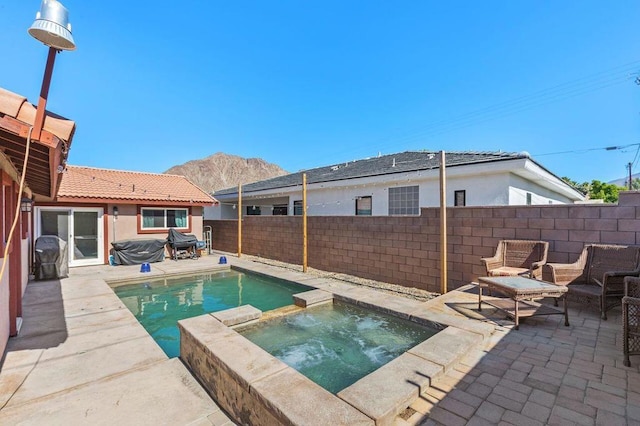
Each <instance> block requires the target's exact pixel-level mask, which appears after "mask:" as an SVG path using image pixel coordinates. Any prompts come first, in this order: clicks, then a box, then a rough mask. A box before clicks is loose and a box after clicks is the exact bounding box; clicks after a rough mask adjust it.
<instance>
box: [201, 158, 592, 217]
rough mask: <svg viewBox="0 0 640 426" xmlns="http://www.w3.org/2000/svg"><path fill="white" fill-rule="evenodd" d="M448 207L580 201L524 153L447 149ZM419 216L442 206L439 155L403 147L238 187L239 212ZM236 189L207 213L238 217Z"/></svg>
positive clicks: (223, 193)
mask: <svg viewBox="0 0 640 426" xmlns="http://www.w3.org/2000/svg"><path fill="white" fill-rule="evenodd" d="M445 166H446V168H445V171H446V197H447V205H448V206H497V205H527V204H564V203H574V202H579V201H584V200H585V196H584V195H583V194H582V193H581V192H579V191H578V190H577V189H576V188H574V187H573V186H571V185H569V184H567V183H566V182H564V181H563V180H562V179H560V178H559V177H558V176H556V175H554V174H553V173H551V172H550V171H548V170H547V169H545V168H544V167H543V166H542V165H540V164H539V163H538V162H536V161H535V160H533V159H532V158H531V157H530V156H529V154H527V153H507V152H448V153H446V155H445ZM303 173H304V174H306V179H307V188H306V192H307V214H308V215H317V216H335V215H337V216H352V215H374V216H387V215H389V216H391V215H418V214H420V208H421V207H437V206H439V205H440V153H439V152H436V151H433V152H431V151H407V152H401V153H397V154H390V155H384V156H378V157H375V158H366V159H363V160H356V161H350V162H346V163H340V164H334V165H330V166H325V167H318V168H315V169H310V170H305V171H301V172H297V173H291V174H288V175H285V176H280V177H275V178H272V179H267V180H263V181H260V182H255V183H251V184H248V185H244V186H242V187H241V188H240V194H241V197H242V210H243V211H242V214H243V215H299V214H302V196H303V188H302V176H303ZM238 192H239V188H237V187H234V188H228V189H224V190H220V191H216V192H214V196H215V197H216V199H217V200H218V201H219V204H217V205H215V206H213V207H207V208H205V219H208V220H215V219H233V218H237V217H238V211H237V210H236V208H237V206H238Z"/></svg>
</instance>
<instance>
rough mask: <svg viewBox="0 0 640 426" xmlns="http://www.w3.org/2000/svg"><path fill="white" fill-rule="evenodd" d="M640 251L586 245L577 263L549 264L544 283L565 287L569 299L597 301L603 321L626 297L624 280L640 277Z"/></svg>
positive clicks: (546, 268) (637, 248) (615, 246)
mask: <svg viewBox="0 0 640 426" xmlns="http://www.w3.org/2000/svg"><path fill="white" fill-rule="evenodd" d="M639 263H640V247H638V246H624V245H613V244H587V245H585V246H584V248H583V249H582V253H581V254H580V257H578V260H577V261H575V262H574V263H547V265H546V266H545V279H548V280H549V281H551V282H553V283H554V284H559V285H566V286H568V288H569V291H568V294H569V297H570V298H577V299H578V300H579V301H581V302H587V303H589V302H591V301H592V300H593V299H595V300H597V301H598V302H599V303H598V304H599V305H600V314H601V316H602V319H603V320H606V319H607V311H608V310H609V309H611V308H613V307H614V306H617V305H619V304H620V303H621V301H622V296H623V295H624V277H626V276H636V277H637V276H640V265H639Z"/></svg>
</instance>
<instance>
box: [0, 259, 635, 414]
mask: <svg viewBox="0 0 640 426" xmlns="http://www.w3.org/2000/svg"><path fill="white" fill-rule="evenodd" d="M227 258H228V260H229V261H230V263H232V264H238V265H242V266H244V267H247V268H249V269H256V268H257V269H260V270H263V271H264V270H270V269H272V270H276V269H277V270H280V272H282V270H281V268H276V267H274V266H269V265H264V264H255V263H254V262H251V261H250V260H248V259H244V258H241V259H238V258H236V257H234V256H230V255H228V254H227ZM217 260H218V257H217V256H204V257H202V258H201V259H199V260H197V261H193V260H183V261H178V262H173V261H165V262H162V263H157V264H152V272H151V274H145V275H148V276H153V275H161V274H163V273H165V272H166V273H179V272H188V271H191V270H193V269H194V268H197V269H200V270H204V269H212V268H216V267H219V266H218V265H217V264H216V263H217ZM287 275H288V276H291V277H300V276H302V273H301V272H293V271H291V272H290V271H287ZM139 276H140V272H139V266H131V267H124V266H119V267H110V266H100V267H85V268H76V269H72V270H71V275H70V277H69V278H67V279H64V280H60V281H59V282H58V281H50V282H49V281H47V282H34V283H30V284H29V286H28V287H27V293H26V295H25V299H24V300H25V306H24V318H25V322H24V324H23V328H22V330H21V334H20V336H19V337H17V338H13V339H11V340H10V343H9V349H8V351H7V355H6V359H5V360H4V363H3V365H2V367H1V370H0V407H2V408H0V424H74V425H75V424H121V425H128V424H136V425H139V424H169V423H170V424H194V425H195V424H197V425H228V424H231V421H230V420H229V418H228V417H227V416H226V415H225V414H224V413H223V412H222V411H221V410H220V409H219V408H218V407H217V405H216V404H215V403H214V402H213V401H212V400H211V398H210V397H209V396H208V395H207V394H206V392H204V390H203V389H202V388H201V387H200V385H199V384H198V383H197V382H196V381H195V379H193V377H192V376H191V375H190V374H189V372H188V370H187V369H186V368H185V367H184V365H183V364H182V363H181V362H180V361H179V360H178V359H173V360H169V359H167V357H166V356H165V355H164V353H163V352H162V351H161V350H160V349H159V348H158V347H157V345H156V344H155V342H153V340H152V339H151V338H150V337H149V336H148V335H146V332H144V330H143V329H142V326H140V325H139V324H138V323H137V321H136V320H135V319H134V318H133V315H132V314H130V313H129V311H128V310H127V309H126V308H125V307H124V305H122V303H121V302H120V301H119V299H118V298H117V297H116V296H115V295H114V294H113V292H111V289H110V288H109V287H108V286H107V285H106V283H105V282H104V280H105V279H109V280H111V279H127V278H130V277H139ZM306 280H311V278H309V277H306ZM462 290H464V291H452V292H449V293H448V294H446V295H444V296H441V297H439V298H436V299H433V300H430V301H428V302H424V305H425V309H432V310H435V311H441V312H447V313H452V314H455V315H460V316H461V317H466V318H470V321H486V322H489V323H492V324H497V325H498V326H497V327H496V332H495V333H494V335H493V336H492V337H491V338H490V340H489V344H488V345H487V346H486V347H483V348H478V349H476V350H474V351H473V352H472V353H468V354H466V355H465V356H464V357H463V359H462V361H461V362H460V363H459V364H458V366H457V367H456V368H454V369H452V370H450V371H449V372H448V373H447V374H445V375H444V376H443V377H442V378H441V379H439V380H437V381H436V382H435V383H434V384H433V386H432V387H431V388H430V389H429V390H428V391H427V392H425V393H423V394H422V395H421V397H420V398H419V399H418V400H417V401H416V402H414V403H413V404H412V405H411V407H410V408H409V409H407V410H406V411H405V413H403V414H402V415H401V416H400V417H398V418H397V419H396V422H395V423H396V425H399V426H400V425H407V424H409V425H421V424H426V425H439V424H442V425H464V424H469V425H483V424H504V425H508V424H513V425H528V424H531V425H543V424H562V425H567V424H580V425H592V424H602V425H617V424H640V380H639V378H640V370H639V368H638V367H639V366H640V357H632V358H631V362H632V366H631V367H630V368H627V367H624V366H623V363H622V359H623V357H622V326H621V322H620V309H619V308H616V309H614V310H613V311H612V313H611V315H610V317H609V320H608V321H601V320H600V318H599V314H598V311H597V310H596V309H581V307H579V306H578V305H576V304H575V303H573V304H570V307H569V319H570V323H571V326H570V327H565V326H564V322H563V319H562V318H561V317H560V316H557V317H556V316H554V317H541V318H535V319H534V318H527V319H526V320H524V321H523V322H522V323H521V325H520V330H517V331H516V330H513V329H512V328H513V322H512V321H510V320H506V319H505V317H504V316H503V315H501V314H499V313H497V312H495V311H492V310H491V309H483V312H482V313H478V312H477V310H476V309H475V308H477V301H478V299H477V290H476V288H475V287H474V286H473V285H470V286H468V287H466V288H464V289H462ZM141 330H142V331H141Z"/></svg>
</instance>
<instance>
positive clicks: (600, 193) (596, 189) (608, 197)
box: [588, 180, 626, 203]
mask: <svg viewBox="0 0 640 426" xmlns="http://www.w3.org/2000/svg"><path fill="white" fill-rule="evenodd" d="M624 190H626V188H625V187H624V186H618V185H616V184H613V183H605V182H600V181H599V180H592V181H591V184H590V187H589V194H588V195H589V199H591V200H604V202H605V203H617V202H618V193H619V192H620V191H624Z"/></svg>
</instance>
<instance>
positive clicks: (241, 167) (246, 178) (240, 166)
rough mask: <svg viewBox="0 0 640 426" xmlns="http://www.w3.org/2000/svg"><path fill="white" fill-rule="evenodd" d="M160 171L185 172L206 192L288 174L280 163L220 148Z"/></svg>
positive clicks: (184, 173)
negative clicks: (231, 152) (236, 153)
mask: <svg viewBox="0 0 640 426" xmlns="http://www.w3.org/2000/svg"><path fill="white" fill-rule="evenodd" d="M164 173H166V174H172V175H181V176H186V177H187V178H188V179H189V180H191V182H193V183H195V184H196V185H198V186H199V187H200V188H202V189H203V190H205V191H207V192H209V193H211V192H213V191H219V190H221V189H226V188H231V187H232V186H238V184H242V185H244V184H247V183H252V182H258V181H260V180H264V179H269V178H272V177H277V176H283V175H286V174H288V172H287V171H286V170H284V169H282V168H281V167H280V166H278V165H276V164H272V163H267V162H266V161H264V160H263V159H261V158H242V157H238V156H236V155H229V154H224V153H222V152H217V153H215V154H213V155H211V156H209V157H207V158H202V159H200V160H191V161H187V162H186V163H184V164H180V165H177V166H173V167H171V168H170V169H169V170H167V171H165V172H164Z"/></svg>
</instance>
